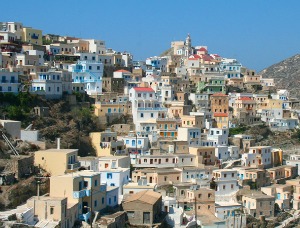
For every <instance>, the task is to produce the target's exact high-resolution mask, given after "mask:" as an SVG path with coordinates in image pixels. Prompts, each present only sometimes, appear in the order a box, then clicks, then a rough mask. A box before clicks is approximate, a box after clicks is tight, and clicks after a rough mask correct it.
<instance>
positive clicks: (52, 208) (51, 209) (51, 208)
mask: <svg viewBox="0 0 300 228" xmlns="http://www.w3.org/2000/svg"><path fill="white" fill-rule="evenodd" d="M53 214H54V207H50V215H53Z"/></svg>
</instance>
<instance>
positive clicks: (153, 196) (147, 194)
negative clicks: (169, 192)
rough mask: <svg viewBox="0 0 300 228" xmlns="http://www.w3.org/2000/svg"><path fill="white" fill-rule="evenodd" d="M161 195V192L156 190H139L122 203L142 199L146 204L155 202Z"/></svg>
mask: <svg viewBox="0 0 300 228" xmlns="http://www.w3.org/2000/svg"><path fill="white" fill-rule="evenodd" d="M160 197H161V194H159V193H158V192H154V191H151V190H147V191H141V192H138V193H136V194H133V195H130V196H128V197H127V198H126V199H125V200H124V201H125V202H124V203H129V202H133V201H142V202H145V203H148V204H152V205H153V204H155V203H156V202H157V200H159V198H160Z"/></svg>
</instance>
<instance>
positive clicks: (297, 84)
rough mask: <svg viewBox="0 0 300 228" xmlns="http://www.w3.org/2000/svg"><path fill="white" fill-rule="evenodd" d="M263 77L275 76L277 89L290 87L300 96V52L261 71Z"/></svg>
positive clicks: (295, 94) (292, 91)
mask: <svg viewBox="0 0 300 228" xmlns="http://www.w3.org/2000/svg"><path fill="white" fill-rule="evenodd" d="M260 74H261V75H262V76H263V78H274V80H275V83H276V88H277V89H288V90H289V91H290V92H291V96H292V97H297V98H300V89H299V88H300V54H297V55H294V56H292V57H290V58H287V59H285V60H283V61H281V62H279V63H276V64H274V65H272V66H270V67H268V68H266V69H264V70H262V71H261V72H260Z"/></svg>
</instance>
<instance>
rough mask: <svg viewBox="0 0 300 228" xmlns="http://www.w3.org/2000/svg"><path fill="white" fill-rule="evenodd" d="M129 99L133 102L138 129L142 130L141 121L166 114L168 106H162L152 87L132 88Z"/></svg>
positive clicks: (134, 120)
mask: <svg viewBox="0 0 300 228" xmlns="http://www.w3.org/2000/svg"><path fill="white" fill-rule="evenodd" d="M129 100H130V101H131V103H132V116H133V122H134V124H135V128H136V131H141V122H145V121H148V120H149V119H151V118H154V119H157V118H159V117H165V116H166V113H167V108H163V107H161V104H160V103H159V102H158V101H157V97H156V95H155V92H154V90H153V89H152V88H148V87H135V88H131V89H130V90H129Z"/></svg>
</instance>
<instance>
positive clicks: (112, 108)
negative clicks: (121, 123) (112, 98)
mask: <svg viewBox="0 0 300 228" xmlns="http://www.w3.org/2000/svg"><path fill="white" fill-rule="evenodd" d="M94 107H95V111H94V113H95V115H96V116H106V115H109V114H124V115H126V114H129V113H131V102H102V101H101V102H96V104H95V105H94Z"/></svg>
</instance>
